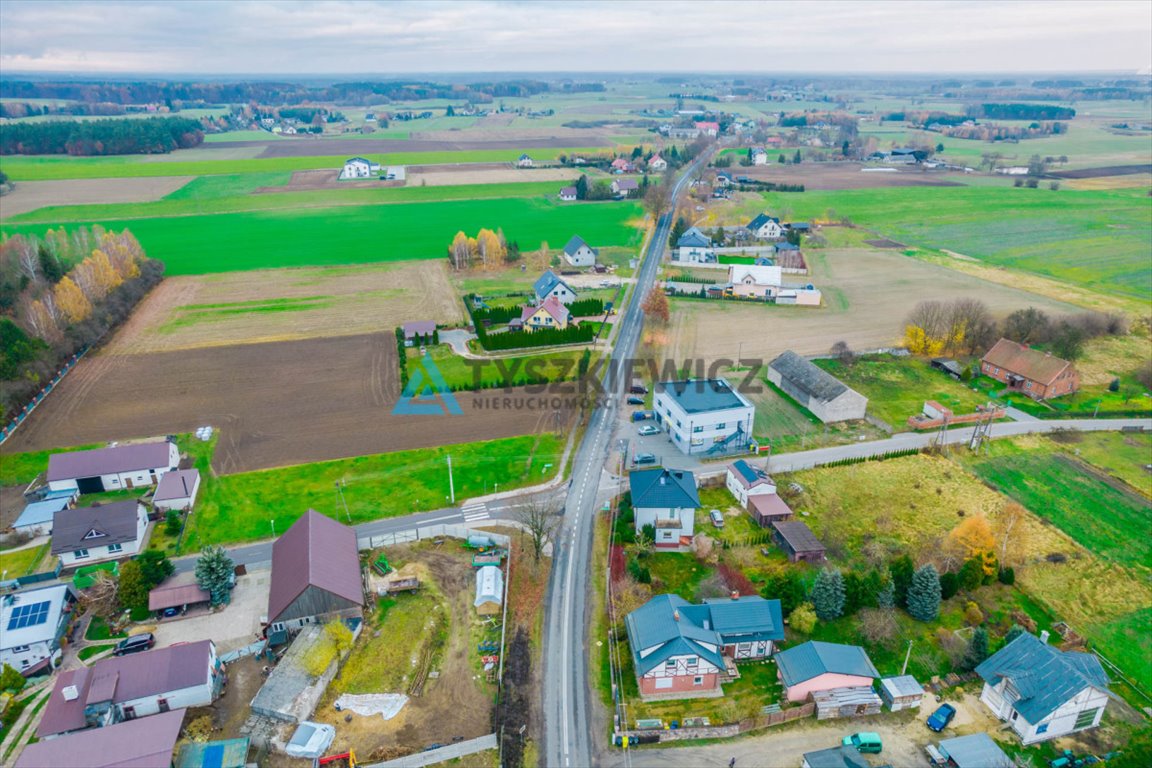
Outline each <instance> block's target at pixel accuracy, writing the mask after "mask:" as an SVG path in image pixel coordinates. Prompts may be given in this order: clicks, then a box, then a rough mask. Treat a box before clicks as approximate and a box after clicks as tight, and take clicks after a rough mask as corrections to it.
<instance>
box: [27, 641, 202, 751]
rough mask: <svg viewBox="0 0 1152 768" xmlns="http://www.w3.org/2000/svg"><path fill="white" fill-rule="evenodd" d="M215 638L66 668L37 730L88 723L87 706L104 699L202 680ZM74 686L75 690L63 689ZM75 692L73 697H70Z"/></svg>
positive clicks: (127, 698)
mask: <svg viewBox="0 0 1152 768" xmlns="http://www.w3.org/2000/svg"><path fill="white" fill-rule="evenodd" d="M212 655H213V651H212V641H211V640H200V641H197V642H195V643H183V644H181V645H172V646H169V647H167V648H159V649H156V650H154V651H144V652H143V653H132V654H128V655H127V656H110V657H108V658H106V659H101V660H100V661H97V662H96V663H95V664H93V665H92V666H91V667H83V668H81V669H72V670H68V671H67V672H62V673H61V674H60V676H59V677H57V678H56V684H55V685H54V686H53V687H52V693H51V694H50V695H49V696H48V704H47V706H45V707H44V716H43V717H42V718H41V719H40V725H39V726H38V727H37V728H36V736H37V737H38V738H41V739H42V738H44V737H45V736H51V735H53V734H56V733H66V732H68V731H76V730H80V729H81V728H83V727H84V707H85V706H86V705H87V704H95V703H96V702H100V701H112V702H113V703H120V702H124V701H131V700H132V699H139V698H142V697H144V696H155V695H158V694H162V693H170V692H172V691H179V690H182V689H184V688H192V687H194V686H197V685H202V684H203V683H205V682H206V681H207V680H208V669H209V666H208V665H209V660H210V659H211V658H212ZM70 687H75V689H76V690H75V694H76V695H75V696H72V691H68V696H65V689H68V688H70ZM69 697H71V700H69Z"/></svg>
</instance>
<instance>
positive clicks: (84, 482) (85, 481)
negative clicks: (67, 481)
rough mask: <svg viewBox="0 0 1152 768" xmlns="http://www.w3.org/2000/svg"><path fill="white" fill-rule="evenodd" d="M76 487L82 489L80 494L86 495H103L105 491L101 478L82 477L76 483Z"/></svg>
mask: <svg viewBox="0 0 1152 768" xmlns="http://www.w3.org/2000/svg"><path fill="white" fill-rule="evenodd" d="M76 487H77V488H79V489H80V494H81V495H83V494H85V493H102V492H103V491H104V481H103V480H101V479H100V478H99V477H81V478H80V479H78V480H77V481H76Z"/></svg>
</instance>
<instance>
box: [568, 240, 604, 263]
mask: <svg viewBox="0 0 1152 768" xmlns="http://www.w3.org/2000/svg"><path fill="white" fill-rule="evenodd" d="M599 255H600V251H598V250H596V249H595V248H593V247H592V246H590V245H588V243H586V242H584V238H582V237H580V235H572V239H571V240H569V241H568V244H567V245H565V246H564V260H565V261H566V262H568V263H569V264H571V265H572V266H574V267H594V266H596V257H597V256H599Z"/></svg>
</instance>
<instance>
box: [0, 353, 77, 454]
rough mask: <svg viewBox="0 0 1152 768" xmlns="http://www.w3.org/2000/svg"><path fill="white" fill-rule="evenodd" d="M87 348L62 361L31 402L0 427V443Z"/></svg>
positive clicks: (22, 421) (54, 386) (14, 429)
mask: <svg viewBox="0 0 1152 768" xmlns="http://www.w3.org/2000/svg"><path fill="white" fill-rule="evenodd" d="M88 350H89V347H85V348H84V349H82V350H80V351H79V352H77V353H76V354H74V355H72V357H70V358H69V359H68V362H66V363H64V367H63V368H61V369H60V370H59V371H57V372H56V375H55V376H53V377H52V380H51V381H50V382H48V383H47V384H46V385H45V386H44V389H42V390H40V391H39V392H38V393H37V394H36V396H35V397H33V398H32V402H30V403H28V404H27V405H25V406H24V408H23V410H21V411H20V412H19V413H18V414H16V415H15V416H13V417H12V420H11V421H9V422H8V424H6V425H5V426H4V427H0V443H3V442H4V441H5V440H7V439H8V438H9V437H11V435H12V433H13V432H15V431H16V428H17V427H19V426H20V425H21V424H23V423H24V420H25V419H26V418H28V417H29V416H30V415H31V414H32V411H34V410H36V406H38V405H40V403H41V402H43V400H44V398H45V397H47V396H48V393H49V392H51V391H52V390H53V389H55V388H56V385H57V384H59V383H60V381H61V379H63V378H64V376H65V374H67V373H68V371H70V370H72V368H73V367H74V366H75V365H76V363H78V362H80V358H82V357H84V355H86V354H87V353H88Z"/></svg>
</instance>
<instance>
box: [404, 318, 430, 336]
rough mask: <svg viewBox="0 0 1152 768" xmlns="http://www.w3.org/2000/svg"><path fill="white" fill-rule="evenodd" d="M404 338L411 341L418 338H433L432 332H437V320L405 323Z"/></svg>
mask: <svg viewBox="0 0 1152 768" xmlns="http://www.w3.org/2000/svg"><path fill="white" fill-rule="evenodd" d="M403 328H404V338H405V339H411V338H415V337H416V336H431V335H432V332H433V331H435V330H436V321H435V320H413V321H412V322H410V323H404V325H403Z"/></svg>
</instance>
